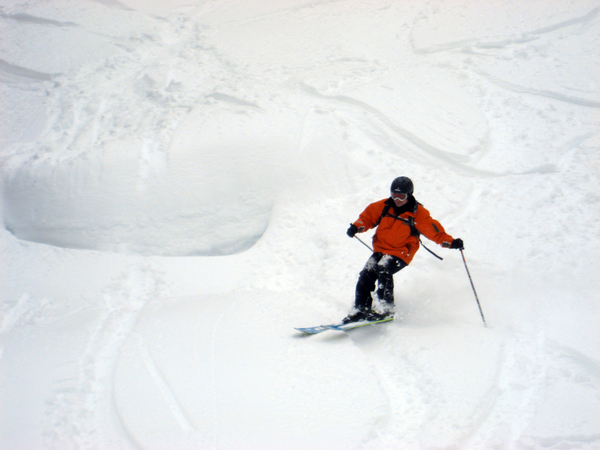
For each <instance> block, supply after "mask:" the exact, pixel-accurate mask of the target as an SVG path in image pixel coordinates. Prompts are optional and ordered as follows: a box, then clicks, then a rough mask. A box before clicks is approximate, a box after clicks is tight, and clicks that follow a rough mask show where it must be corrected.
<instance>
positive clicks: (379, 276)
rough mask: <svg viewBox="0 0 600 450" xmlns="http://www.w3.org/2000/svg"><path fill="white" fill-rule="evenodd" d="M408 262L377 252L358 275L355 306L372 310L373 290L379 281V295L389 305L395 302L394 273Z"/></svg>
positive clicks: (359, 308)
mask: <svg viewBox="0 0 600 450" xmlns="http://www.w3.org/2000/svg"><path fill="white" fill-rule="evenodd" d="M406 266H407V264H406V263H405V262H404V261H403V260H402V259H400V258H398V257H396V256H392V255H384V254H383V253H379V252H375V253H373V255H371V257H370V258H369V260H368V261H367V263H366V264H365V267H364V268H363V270H362V271H361V272H360V275H359V276H358V283H356V299H355V301H354V306H355V307H356V309H358V310H370V309H371V307H372V305H373V298H372V297H371V292H373V291H374V290H375V282H377V297H378V298H379V300H380V301H381V302H384V303H387V304H388V305H389V306H391V305H393V304H394V274H395V273H397V272H399V271H400V270H401V269H404V268H405V267H406Z"/></svg>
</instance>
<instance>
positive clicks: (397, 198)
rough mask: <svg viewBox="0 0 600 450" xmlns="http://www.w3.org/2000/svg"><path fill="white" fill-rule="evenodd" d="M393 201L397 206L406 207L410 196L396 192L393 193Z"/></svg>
mask: <svg viewBox="0 0 600 450" xmlns="http://www.w3.org/2000/svg"><path fill="white" fill-rule="evenodd" d="M392 200H394V203H395V204H396V206H404V205H406V202H407V201H408V194H398V193H396V192H392Z"/></svg>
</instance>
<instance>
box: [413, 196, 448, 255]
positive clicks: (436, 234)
mask: <svg viewBox="0 0 600 450" xmlns="http://www.w3.org/2000/svg"><path fill="white" fill-rule="evenodd" d="M415 226H416V227H417V230H419V232H420V233H421V234H422V235H423V236H425V237H426V238H427V239H429V240H431V241H433V242H435V243H436V244H439V245H441V246H442V247H446V248H449V247H450V245H451V244H452V241H453V240H454V238H453V237H452V236H450V235H449V234H448V233H446V231H445V230H444V227H443V226H442V224H440V223H439V222H438V221H437V220H435V219H434V218H433V217H431V215H430V214H429V211H428V210H427V209H426V208H424V207H423V206H421V205H419V207H418V208H417V214H416V217H415Z"/></svg>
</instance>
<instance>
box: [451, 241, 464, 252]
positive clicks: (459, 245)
mask: <svg viewBox="0 0 600 450" xmlns="http://www.w3.org/2000/svg"><path fill="white" fill-rule="evenodd" d="M450 248H456V249H459V250H464V249H465V245H464V244H463V241H462V239H454V240H453V241H452V244H450Z"/></svg>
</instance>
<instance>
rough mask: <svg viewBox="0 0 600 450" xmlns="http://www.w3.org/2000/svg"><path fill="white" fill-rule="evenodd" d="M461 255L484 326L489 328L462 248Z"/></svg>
mask: <svg viewBox="0 0 600 450" xmlns="http://www.w3.org/2000/svg"><path fill="white" fill-rule="evenodd" d="M460 254H461V255H462V260H463V263H465V269H466V270H467V275H468V276H469V281H470V282H471V287H472V288H473V294H475V300H477V306H478V307H479V314H481V319H482V320H483V325H484V326H485V327H486V328H487V323H486V322H485V317H483V311H482V310H481V303H479V297H477V291H476V290H475V285H474V284H473V279H472V278H471V274H470V273H469V268H468V267H467V260H466V259H465V254H464V253H463V249H462V248H461V249H460Z"/></svg>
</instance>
